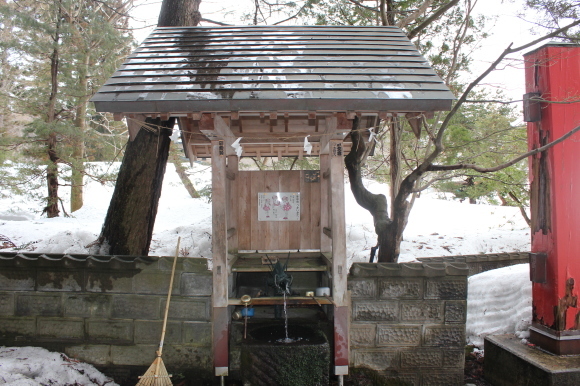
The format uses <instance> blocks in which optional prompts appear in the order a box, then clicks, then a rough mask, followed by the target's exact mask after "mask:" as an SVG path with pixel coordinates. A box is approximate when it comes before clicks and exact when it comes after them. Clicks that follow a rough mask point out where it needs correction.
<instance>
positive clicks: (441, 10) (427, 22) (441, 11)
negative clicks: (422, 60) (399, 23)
mask: <svg viewBox="0 0 580 386" xmlns="http://www.w3.org/2000/svg"><path fill="white" fill-rule="evenodd" d="M458 2H459V0H451V1H450V2H449V3H447V4H445V5H443V6H441V8H439V9H438V10H437V11H435V13H434V14H433V15H431V16H429V17H428V18H427V19H426V20H425V21H424V22H423V23H421V24H419V25H418V26H417V27H416V28H414V29H413V30H412V31H411V32H409V33H408V34H407V37H408V38H409V39H413V38H414V37H415V36H417V35H418V34H419V33H420V32H421V31H423V30H424V29H425V28H427V27H428V26H429V25H430V24H431V23H433V22H434V21H435V20H437V19H438V18H439V17H440V16H441V15H443V14H444V13H445V12H447V10H448V9H450V8H452V7H454V6H455V5H457V3H458Z"/></svg>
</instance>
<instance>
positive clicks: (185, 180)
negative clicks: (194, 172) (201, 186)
mask: <svg viewBox="0 0 580 386" xmlns="http://www.w3.org/2000/svg"><path fill="white" fill-rule="evenodd" d="M169 158H170V159H171V163H172V164H173V166H175V171H176V172H177V175H178V176H179V179H180V180H181V183H182V184H183V186H184V187H185V190H187V193H189V195H190V196H191V198H199V193H198V192H197V190H195V187H194V186H193V184H192V183H191V180H190V179H189V176H188V175H187V171H186V170H185V168H184V167H183V164H182V162H181V160H180V159H179V154H177V150H176V149H175V148H173V149H171V151H170V152H169Z"/></svg>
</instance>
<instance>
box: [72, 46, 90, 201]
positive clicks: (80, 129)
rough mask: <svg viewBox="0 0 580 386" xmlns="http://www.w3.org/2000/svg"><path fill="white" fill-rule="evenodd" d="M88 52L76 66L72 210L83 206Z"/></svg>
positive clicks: (87, 100) (87, 101)
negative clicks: (76, 89)
mask: <svg viewBox="0 0 580 386" xmlns="http://www.w3.org/2000/svg"><path fill="white" fill-rule="evenodd" d="M89 61H90V54H89V53H85V57H84V63H81V64H79V67H78V81H79V94H80V98H79V102H78V107H77V111H76V119H75V127H76V129H77V135H76V136H75V137H74V138H73V153H72V158H73V162H72V170H71V188H70V189H71V194H70V210H71V212H74V211H76V210H79V209H80V208H82V207H83V186H84V185H83V177H84V171H85V168H84V162H83V157H84V155H85V141H84V135H85V131H86V126H87V124H86V122H87V121H86V115H87V104H88V103H89V90H88V82H87V74H88V69H89Z"/></svg>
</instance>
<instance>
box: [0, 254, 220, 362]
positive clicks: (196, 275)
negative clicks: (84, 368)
mask: <svg viewBox="0 0 580 386" xmlns="http://www.w3.org/2000/svg"><path fill="white" fill-rule="evenodd" d="M172 264H173V258H172V257H168V258H163V257H162V258H158V257H152V258H146V257H144V258H137V257H125V256H123V257H110V256H107V257H103V256H86V255H82V256H81V255H76V256H72V255H45V254H43V255H33V254H16V253H13V254H9V253H2V254H0V345H18V346H24V345H35V346H42V347H46V348H48V349H53V350H59V351H62V352H65V353H66V354H67V355H69V356H70V357H74V358H78V359H79V360H83V361H86V362H89V363H92V364H95V365H97V366H103V367H104V366H149V365H150V364H151V362H152V361H153V359H154V358H155V351H156V349H157V347H158V345H159V339H160V337H161V328H162V323H163V315H164V312H165V304H166V301H167V291H168V289H169V281H170V275H171V267H172ZM211 283H212V275H211V271H208V269H207V260H206V259H192V258H179V259H178V262H177V267H176V273H175V279H174V285H173V291H172V298H171V303H170V307H169V322H168V326H167V332H166V338H165V345H164V349H163V358H164V363H165V364H166V365H167V367H171V368H173V369H191V368H198V369H200V370H203V371H205V370H207V371H208V372H209V371H211V300H210V296H211V291H212V284H211Z"/></svg>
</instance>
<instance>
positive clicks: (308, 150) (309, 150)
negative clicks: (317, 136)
mask: <svg viewBox="0 0 580 386" xmlns="http://www.w3.org/2000/svg"><path fill="white" fill-rule="evenodd" d="M308 137H310V136H309V135H307V136H306V137H304V151H305V152H306V154H308V155H310V153H312V144H311V143H310V142H308Z"/></svg>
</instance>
